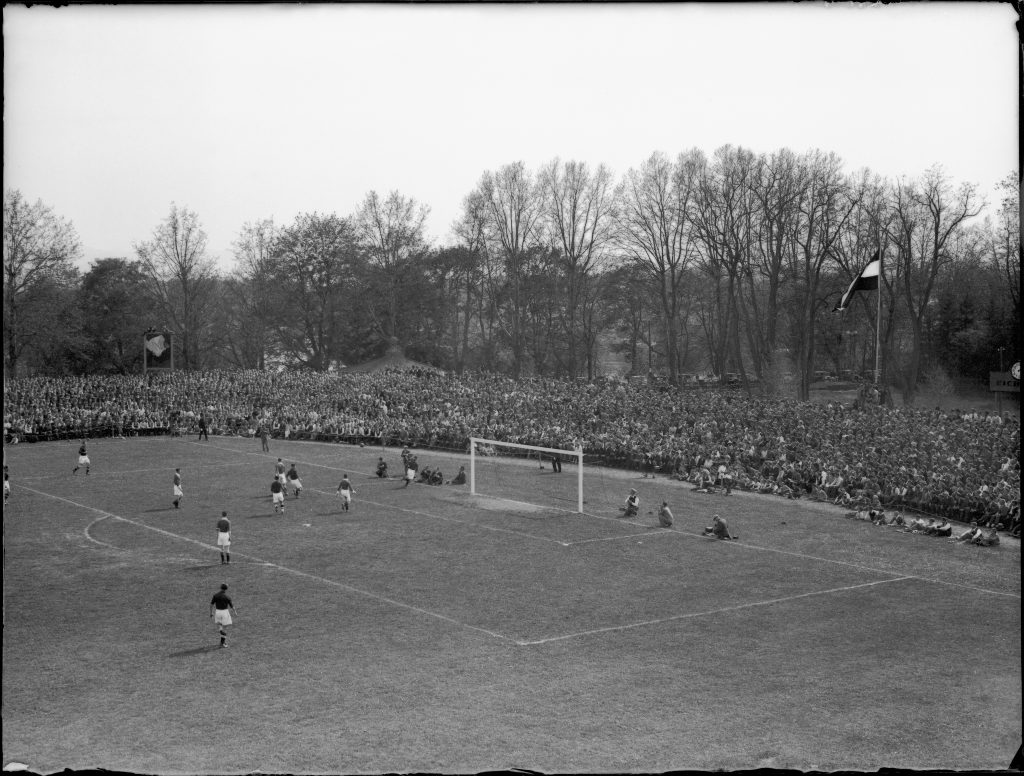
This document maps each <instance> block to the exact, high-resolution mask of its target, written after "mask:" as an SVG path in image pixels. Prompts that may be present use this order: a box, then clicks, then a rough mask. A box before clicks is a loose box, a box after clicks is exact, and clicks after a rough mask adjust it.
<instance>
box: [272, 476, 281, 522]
mask: <svg viewBox="0 0 1024 776" xmlns="http://www.w3.org/2000/svg"><path fill="white" fill-rule="evenodd" d="M270 499H271V501H273V502H274V512H277V513H280V514H282V515H283V514H284V485H282V484H281V480H279V479H278V478H277V477H274V481H273V482H272V483H270Z"/></svg>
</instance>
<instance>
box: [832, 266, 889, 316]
mask: <svg viewBox="0 0 1024 776" xmlns="http://www.w3.org/2000/svg"><path fill="white" fill-rule="evenodd" d="M881 271H882V259H881V257H880V254H879V251H875V255H874V256H872V257H871V261H869V262H868V264H867V266H866V267H864V269H862V270H861V271H860V274H859V275H857V277H855V278H854V279H853V282H852V283H850V287H849V288H848V289H846V293H845V294H843V297H842V299H840V300H839V304H837V305H836V306H835V307H834V308H832V312H841V311H842V310H845V309H846V308H847V307H849V306H850V300H851V299H852V298H853V295H854V294H855V293H856V292H858V291H874V290H876V289H877V288H878V275H879V274H880V273H881Z"/></svg>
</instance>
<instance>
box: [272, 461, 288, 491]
mask: <svg viewBox="0 0 1024 776" xmlns="http://www.w3.org/2000/svg"><path fill="white" fill-rule="evenodd" d="M274 476H275V477H277V479H278V480H280V482H281V484H282V485H285V484H286V480H285V476H284V464H283V463H282V462H281V459H280V458H278V459H277V463H275V464H274Z"/></svg>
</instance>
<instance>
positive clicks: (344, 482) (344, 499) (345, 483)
mask: <svg viewBox="0 0 1024 776" xmlns="http://www.w3.org/2000/svg"><path fill="white" fill-rule="evenodd" d="M337 492H338V494H339V495H340V496H341V508H342V509H344V510H345V511H346V512H348V508H349V505H350V504H351V503H352V496H354V495H355V492H356V489H355V488H353V487H352V483H351V482H350V481H349V479H348V475H347V474H343V475H341V482H340V483H339V484H338V491H337Z"/></svg>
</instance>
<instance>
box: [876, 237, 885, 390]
mask: <svg viewBox="0 0 1024 776" xmlns="http://www.w3.org/2000/svg"><path fill="white" fill-rule="evenodd" d="M884 278H885V276H884V275H883V274H882V237H881V234H880V233H879V235H878V300H877V308H876V311H875V385H877V386H878V389H879V390H881V389H882V288H883V287H884V286H885V283H884V282H883V281H884Z"/></svg>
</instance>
